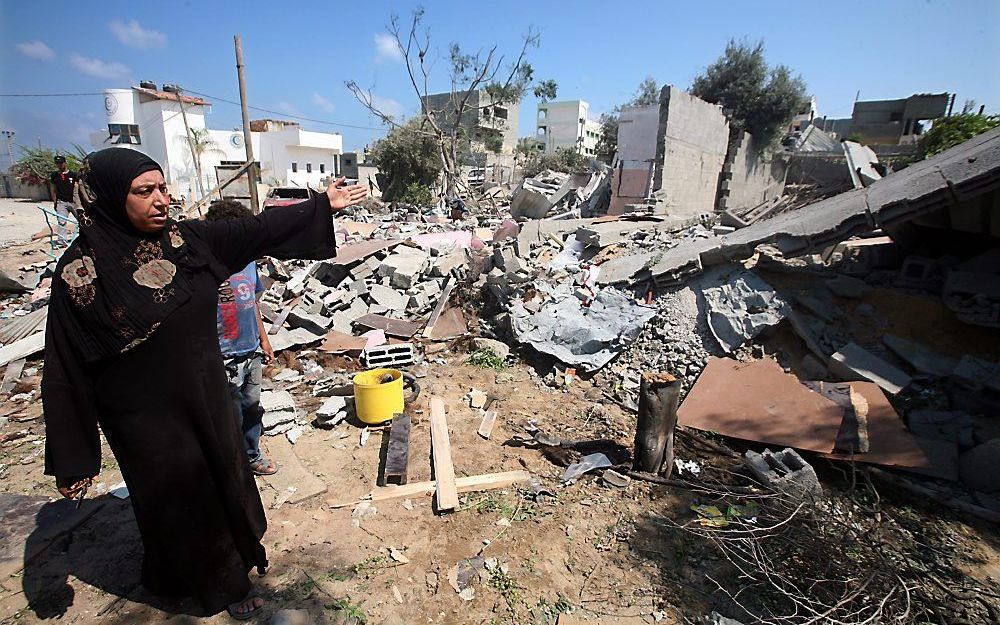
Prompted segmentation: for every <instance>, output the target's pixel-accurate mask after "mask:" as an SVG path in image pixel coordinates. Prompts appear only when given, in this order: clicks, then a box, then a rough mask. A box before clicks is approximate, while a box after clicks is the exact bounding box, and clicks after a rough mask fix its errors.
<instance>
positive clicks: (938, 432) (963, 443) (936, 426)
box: [906, 410, 975, 448]
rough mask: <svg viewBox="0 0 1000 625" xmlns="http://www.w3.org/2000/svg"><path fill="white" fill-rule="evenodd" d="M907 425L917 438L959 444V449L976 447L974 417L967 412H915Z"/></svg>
mask: <svg viewBox="0 0 1000 625" xmlns="http://www.w3.org/2000/svg"><path fill="white" fill-rule="evenodd" d="M906 423H907V425H908V426H909V428H910V431H911V432H913V433H914V434H915V435H916V436H919V437H920V438H932V439H934V440H939V441H948V442H949V443H957V444H958V446H959V447H962V448H969V447H972V446H973V445H975V437H974V434H975V428H974V426H973V422H972V416H971V415H969V414H967V413H965V412H955V411H945V410H914V411H913V412H911V413H910V414H909V415H907V417H906Z"/></svg>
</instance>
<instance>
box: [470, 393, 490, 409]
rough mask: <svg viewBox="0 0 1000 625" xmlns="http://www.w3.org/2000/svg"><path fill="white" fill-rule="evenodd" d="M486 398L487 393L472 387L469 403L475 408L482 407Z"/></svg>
mask: <svg viewBox="0 0 1000 625" xmlns="http://www.w3.org/2000/svg"><path fill="white" fill-rule="evenodd" d="M486 398H487V395H486V393H484V392H482V391H480V390H477V389H472V390H471V391H469V405H470V406H471V407H473V408H476V409H481V408H482V407H483V406H485V405H486Z"/></svg>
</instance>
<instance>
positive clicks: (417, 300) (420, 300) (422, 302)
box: [406, 291, 431, 310]
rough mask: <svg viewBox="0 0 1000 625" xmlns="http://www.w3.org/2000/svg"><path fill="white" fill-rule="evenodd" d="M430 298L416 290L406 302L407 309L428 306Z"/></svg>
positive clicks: (418, 308)
mask: <svg viewBox="0 0 1000 625" xmlns="http://www.w3.org/2000/svg"><path fill="white" fill-rule="evenodd" d="M430 304H431V302H430V299H429V298H428V297H427V295H425V294H424V293H423V292H422V291H417V292H416V293H414V294H413V295H411V296H410V301H409V302H408V303H407V304H406V307H407V308H408V309H416V310H420V309H422V308H426V307H428V306H430Z"/></svg>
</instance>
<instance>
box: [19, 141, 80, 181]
mask: <svg viewBox="0 0 1000 625" xmlns="http://www.w3.org/2000/svg"><path fill="white" fill-rule="evenodd" d="M18 148H19V149H20V150H21V156H20V158H18V159H17V161H16V162H15V163H14V164H13V165H12V166H11V168H10V169H11V173H12V174H14V177H16V178H17V179H18V180H19V181H21V182H23V183H24V184H29V185H35V186H38V185H45V184H48V182H49V176H50V175H52V172H54V171H55V170H56V164H55V162H54V159H55V157H56V155H57V154H61V155H62V156H65V157H66V166H67V168H68V169H70V170H71V171H80V164H81V163H82V162H83V159H84V158H85V157H86V156H87V153H86V152H85V151H84V149H83V148H82V147H80V146H79V145H76V144H73V152H63V151H59V150H54V149H52V148H46V147H38V148H32V147H28V146H23V145H21V146H18Z"/></svg>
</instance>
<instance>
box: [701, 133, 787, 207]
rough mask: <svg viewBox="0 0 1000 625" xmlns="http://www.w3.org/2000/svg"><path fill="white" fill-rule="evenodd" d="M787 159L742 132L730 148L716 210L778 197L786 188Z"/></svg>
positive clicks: (756, 203) (756, 204) (745, 205)
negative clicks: (737, 140) (737, 141)
mask: <svg viewBox="0 0 1000 625" xmlns="http://www.w3.org/2000/svg"><path fill="white" fill-rule="evenodd" d="M787 170H788V166H787V161H786V160H785V159H784V158H783V157H782V156H781V155H778V154H775V152H774V150H772V149H770V148H769V147H762V146H759V145H757V142H756V140H755V139H754V137H753V135H751V134H749V133H746V132H744V133H742V137H741V138H740V142H739V143H737V144H736V145H735V146H733V147H732V148H731V149H730V152H729V154H728V155H727V157H726V164H725V166H724V167H723V170H722V176H721V180H720V183H719V201H718V205H717V208H718V210H720V211H722V210H726V209H737V210H738V209H742V208H752V207H754V206H758V205H760V204H762V203H764V202H767V201H768V200H772V199H774V198H776V197H780V196H781V194H782V193H783V192H784V190H785V173H786V172H787Z"/></svg>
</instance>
